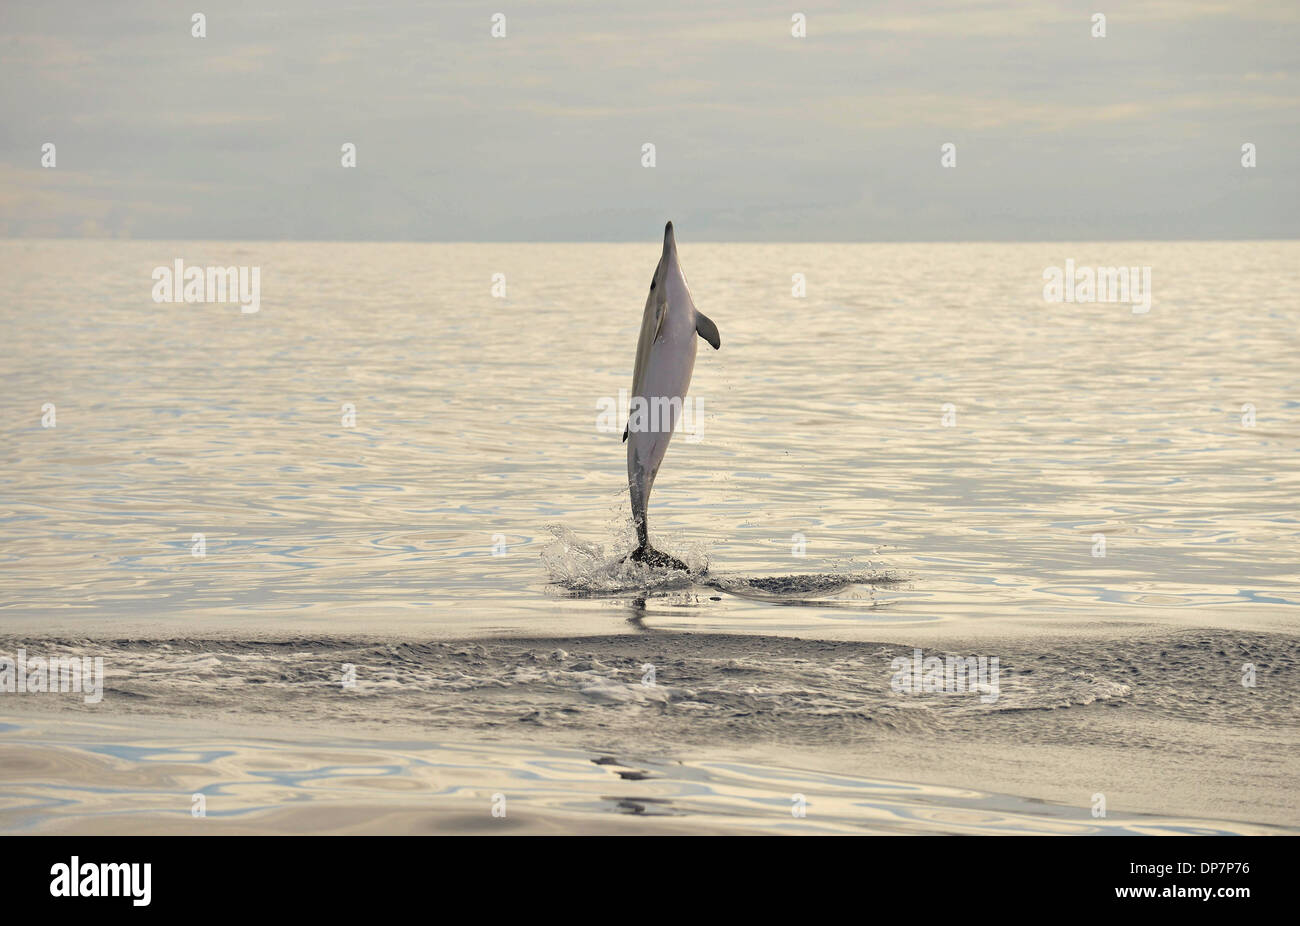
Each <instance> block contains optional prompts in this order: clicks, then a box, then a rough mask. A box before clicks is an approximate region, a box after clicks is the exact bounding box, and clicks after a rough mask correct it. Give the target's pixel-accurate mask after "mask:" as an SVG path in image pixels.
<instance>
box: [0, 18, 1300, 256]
mask: <svg viewBox="0 0 1300 926" xmlns="http://www.w3.org/2000/svg"><path fill="white" fill-rule="evenodd" d="M195 12H202V13H203V14H204V16H205V17H206V32H207V35H206V37H205V38H195V37H194V36H193V35H192V34H191V31H192V21H191V16H192V14H193V13H195ZM1096 12H1101V13H1103V14H1104V15H1105V17H1106V23H1105V25H1106V35H1105V37H1104V38H1098V37H1094V36H1093V34H1092V33H1093V31H1094V23H1093V15H1094V13H1096ZM496 13H501V14H502V15H504V17H505V32H506V34H505V36H504V37H494V36H493V35H492V34H491V31H492V27H493V16H494V14H496ZM796 13H801V14H803V16H804V17H805V18H806V32H807V34H806V37H803V38H796V37H794V36H792V34H791V31H792V16H794V14H796ZM1298 122H1300V2H1296V0H1282V2H1268V0H1259V2H1251V0H1224V2H1218V0H1150V2H1124V3H1119V2H1114V3H1112V2H1111V0H1089V2H1088V3H1083V2H1072V0H1064V2H1054V0H1039V2H1020V0H1007V2H995V0H990V2H980V0H969V2H959V0H954V2H939V0H915V2H908V0H887V2H879V3H825V2H817V3H808V2H804V0H790V2H787V3H783V4H778V3H767V2H710V0H685V2H678V0H643V2H635V3H632V2H608V0H607V2H519V0H490V2H487V3H458V2H436V3H435V2H406V0H391V2H389V0H366V2H355V3H354V2H337V3H334V2H322V0H251V2H241V0H190V2H189V3H185V4H182V3H178V2H174V0H173V2H159V0H115V2H108V0H75V2H74V0H0V236H7V237H130V238H150V239H216V240H272V239H290V240H414V241H642V240H653V239H655V238H656V237H657V236H659V235H660V234H662V228H663V223H664V222H665V221H666V220H667V219H672V220H673V221H674V223H675V224H676V227H677V228H678V232H679V235H688V236H689V238H690V239H693V240H697V241H701V240H713V241H751V240H757V241H963V240H1015V241H1027V240H1056V241H1070V240H1108V239H1222V238H1245V239H1250V238H1294V237H1298V236H1300V219H1298V218H1297V207H1298V206H1300V196H1298V195H1297V193H1298V192H1300V170H1298V168H1300V129H1298ZM46 143H52V144H54V145H55V149H54V150H55V166H53V167H44V166H42V150H43V149H42V146H43V145H45V144H46ZM345 143H351V144H353V145H355V146H356V166H355V167H344V166H342V164H341V160H342V153H341V148H342V146H343V145H344V144H345ZM648 143H649V144H653V145H654V146H655V148H654V155H655V163H654V166H653V167H647V166H643V150H644V149H643V146H644V145H646V144H648ZM947 143H951V144H952V145H954V146H955V166H952V167H944V166H943V165H942V164H941V154H942V146H943V145H944V144H947ZM1247 143H1249V144H1253V145H1254V146H1255V152H1256V154H1255V157H1256V166H1255V167H1253V168H1247V167H1243V165H1242V145H1243V144H1247Z"/></svg>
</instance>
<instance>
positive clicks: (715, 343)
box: [695, 311, 722, 350]
mask: <svg viewBox="0 0 1300 926" xmlns="http://www.w3.org/2000/svg"><path fill="white" fill-rule="evenodd" d="M695 330H696V331H697V332H699V335H700V337H702V338H704V340H706V341H708V342H709V345H710V346H711V347H712V348H713V349H714V350H717V349H718V348H719V347H721V346H722V338H720V337H718V326H717V325H715V324H713V319H711V318H709V316H707V315H705V314H704V313H703V312H700V311H696V313H695Z"/></svg>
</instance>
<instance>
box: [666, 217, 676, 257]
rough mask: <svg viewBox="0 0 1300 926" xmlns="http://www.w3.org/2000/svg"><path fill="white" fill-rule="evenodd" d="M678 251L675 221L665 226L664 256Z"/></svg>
mask: <svg viewBox="0 0 1300 926" xmlns="http://www.w3.org/2000/svg"><path fill="white" fill-rule="evenodd" d="M676 253H677V239H676V238H674V237H673V223H672V222H669V223H668V224H667V225H665V226H664V257H667V256H669V255H670V254H676Z"/></svg>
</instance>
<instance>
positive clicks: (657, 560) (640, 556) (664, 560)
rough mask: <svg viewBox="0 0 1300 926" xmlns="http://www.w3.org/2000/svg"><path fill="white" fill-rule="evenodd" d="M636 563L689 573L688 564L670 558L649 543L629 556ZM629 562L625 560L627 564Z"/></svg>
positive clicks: (642, 545)
mask: <svg viewBox="0 0 1300 926" xmlns="http://www.w3.org/2000/svg"><path fill="white" fill-rule="evenodd" d="M627 559H630V560H631V561H632V562H634V563H645V564H646V565H647V566H653V567H656V568H662V569H680V570H681V571H682V572H689V571H690V570H689V569H688V568H687V566H686V564H685V563H683V562H682V561H681V560H679V559H678V558H677V557H675V556H669V555H668V554H667V553H661V552H660V551H659V550H656V549H655V548H654V547H652V546H650V544H649V543H643V544H641V546H639V547H637V548H636V549H635V550H633V551H632V552H631V553H629V554H628V555H627ZM626 561H627V560H624V562H626Z"/></svg>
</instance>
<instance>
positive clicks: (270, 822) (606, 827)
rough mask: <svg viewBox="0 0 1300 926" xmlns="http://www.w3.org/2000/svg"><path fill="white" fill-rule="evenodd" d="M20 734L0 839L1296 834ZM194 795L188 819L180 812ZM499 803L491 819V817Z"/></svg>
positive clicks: (554, 764)
mask: <svg viewBox="0 0 1300 926" xmlns="http://www.w3.org/2000/svg"><path fill="white" fill-rule="evenodd" d="M33 732H34V731H32V730H24V729H10V730H8V731H4V732H3V733H0V742H3V744H4V746H5V749H6V755H7V756H9V757H10V761H7V762H6V763H4V765H3V766H0V830H3V831H5V832H8V833H49V832H62V831H72V832H82V833H86V832H89V833H94V832H115V833H123V832H138V831H147V832H167V833H193V834H203V833H217V832H222V831H239V832H247V831H261V832H324V831H338V830H345V831H350V832H368V831H382V832H411V833H421V832H424V833H437V832H442V833H448V832H460V833H469V832H482V833H488V832H492V831H494V830H495V831H498V832H551V831H565V832H591V833H599V832H610V833H633V832H647V831H649V832H674V831H681V832H685V831H692V832H738V833H739V832H751V833H790V834H795V833H859V834H861V833H875V834H957V835H962V834H965V835H976V834H989V835H991V834H1044V835H1053V834H1055V835H1090V834H1092V835H1117V834H1146V835H1171V834H1184V835H1196V834H1234V833H1238V834H1259V833H1288V832H1296V833H1300V830H1295V831H1291V830H1287V829H1286V828H1282V827H1269V826H1257V825H1252V824H1244V823H1232V822H1216V821H1210V820H1194V819H1176V818H1167V817H1157V816H1139V815H1122V814H1114V813H1111V814H1108V815H1107V816H1106V817H1105V818H1103V819H1097V818H1094V817H1092V815H1091V810H1090V808H1089V807H1066V806H1060V805H1053V804H1047V803H1043V802H1041V801H1026V800H1022V799H1019V798H1014V797H1009V796H1005V795H997V794H986V793H982V792H979V791H972V790H967V789H960V788H944V787H937V786H933V785H917V784H905V783H902V782H891V781H879V780H873V779H868V778H855V777H848V776H843V775H829V774H822V773H816V772H803V771H797V770H790V769H776V768H765V767H762V766H757V765H750V764H745V763H738V762H727V761H708V762H686V763H681V762H663V761H656V760H646V759H642V758H637V757H629V756H610V755H601V754H593V753H591V752H583V751H578V750H572V749H553V748H546V747H538V746H528V747H519V746H502V745H490V744H488V745H484V744H480V745H475V746H459V745H450V744H433V743H377V744H352V743H348V744H345V745H340V744H330V745H324V744H311V743H295V744H293V745H284V744H274V743H258V742H247V741H221V742H215V743H190V742H167V741H148V740H145V741H142V742H136V743H132V744H130V745H114V746H105V745H89V744H82V743H77V742H57V741H49V740H48V739H39V738H37V739H34V738H33V737H32V734H33ZM199 794H201V795H203V807H204V813H205V816H203V817H195V816H194V815H193V812H192V808H193V807H195V806H196V798H195V795H199ZM503 798H504V807H505V817H504V818H502V817H500V816H494V815H493V812H492V810H493V807H494V806H495V807H498V808H500V807H501V806H502V799H503ZM800 809H802V814H803V815H801V816H800V815H796V814H797V813H798V811H799V810H800ZM629 818H637V819H635V820H632V819H629Z"/></svg>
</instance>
